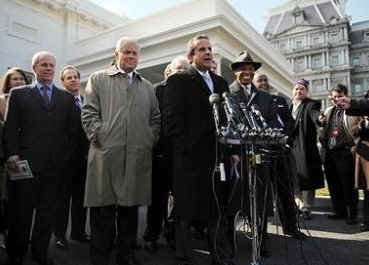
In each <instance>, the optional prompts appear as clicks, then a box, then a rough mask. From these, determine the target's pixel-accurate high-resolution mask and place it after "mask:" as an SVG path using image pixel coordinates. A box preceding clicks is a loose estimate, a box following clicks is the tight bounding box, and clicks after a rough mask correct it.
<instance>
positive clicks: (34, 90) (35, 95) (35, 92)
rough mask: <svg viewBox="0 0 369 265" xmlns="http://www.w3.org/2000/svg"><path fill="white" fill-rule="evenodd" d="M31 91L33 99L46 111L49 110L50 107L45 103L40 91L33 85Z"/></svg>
mask: <svg viewBox="0 0 369 265" xmlns="http://www.w3.org/2000/svg"><path fill="white" fill-rule="evenodd" d="M30 90H31V96H32V98H33V99H34V100H35V101H36V102H37V103H38V104H41V106H42V107H43V108H44V109H45V110H49V107H48V106H47V104H46V102H45V101H44V99H43V98H42V96H41V94H40V91H39V90H38V88H37V86H36V85H31V87H30Z"/></svg>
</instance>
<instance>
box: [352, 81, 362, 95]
mask: <svg viewBox="0 0 369 265" xmlns="http://www.w3.org/2000/svg"><path fill="white" fill-rule="evenodd" d="M352 88H353V91H352V92H353V93H354V94H361V93H362V92H363V91H362V86H361V83H354V84H353V86H352Z"/></svg>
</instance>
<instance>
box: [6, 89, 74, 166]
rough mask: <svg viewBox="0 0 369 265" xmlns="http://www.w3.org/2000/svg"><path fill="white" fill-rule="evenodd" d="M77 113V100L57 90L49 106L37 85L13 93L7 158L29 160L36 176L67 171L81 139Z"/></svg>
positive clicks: (15, 90) (8, 126)
mask: <svg viewBox="0 0 369 265" xmlns="http://www.w3.org/2000/svg"><path fill="white" fill-rule="evenodd" d="M76 111H77V108H76V106H75V104H74V99H73V96H72V95H71V94H70V93H68V92H66V91H64V90H61V89H59V88H57V87H55V86H54V88H53V91H52V97H51V101H50V104H48V105H47V104H46V103H45V102H44V101H43V99H42V97H41V95H40V93H39V91H38V89H37V87H36V86H35V85H27V86H23V87H19V88H16V89H13V90H12V91H11V93H10V98H9V103H8V110H7V114H6V117H5V126H4V140H5V147H6V153H7V157H9V156H11V155H19V156H20V158H21V159H26V160H28V162H29V163H30V167H31V170H32V171H33V172H34V173H37V172H42V171H43V170H45V169H46V168H50V166H51V167H52V168H53V169H55V170H60V169H64V168H65V166H66V163H68V162H69V160H70V159H71V155H72V153H73V148H76V144H75V143H76V141H77V139H78V128H79V127H78V126H80V125H79V120H78V118H77V117H78V114H77V113H76Z"/></svg>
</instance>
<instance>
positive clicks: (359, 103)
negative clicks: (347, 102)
mask: <svg viewBox="0 0 369 265" xmlns="http://www.w3.org/2000/svg"><path fill="white" fill-rule="evenodd" d="M346 114H347V115H350V116H364V115H366V116H367V115H369V100H367V99H357V100H355V99H352V100H351V107H350V108H349V109H347V110H346Z"/></svg>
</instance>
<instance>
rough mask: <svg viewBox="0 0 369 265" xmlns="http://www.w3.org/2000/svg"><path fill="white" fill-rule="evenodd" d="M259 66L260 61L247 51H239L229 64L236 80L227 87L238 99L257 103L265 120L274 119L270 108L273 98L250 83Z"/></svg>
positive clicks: (250, 103)
mask: <svg viewBox="0 0 369 265" xmlns="http://www.w3.org/2000/svg"><path fill="white" fill-rule="evenodd" d="M260 67H261V63H260V62H255V61H254V60H253V59H252V57H251V55H250V53H249V52H247V51H243V52H241V53H240V55H239V56H238V58H237V59H236V60H235V61H234V62H233V63H231V64H230V68H231V70H232V72H233V73H234V75H235V76H236V80H235V81H234V82H233V83H232V84H231V85H230V86H229V89H230V91H231V93H232V95H234V96H236V97H237V98H238V100H241V101H243V102H244V103H246V104H249V105H252V104H255V105H257V106H258V107H259V110H260V112H261V114H262V115H263V116H264V118H265V119H266V120H267V121H268V120H269V121H275V115H274V112H273V108H272V106H273V98H272V97H271V96H270V95H269V94H268V93H266V92H265V91H261V90H258V89H257V88H256V87H255V86H254V84H253V83H252V80H253V79H254V75H255V71H256V70H258V69H259V68H260Z"/></svg>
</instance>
